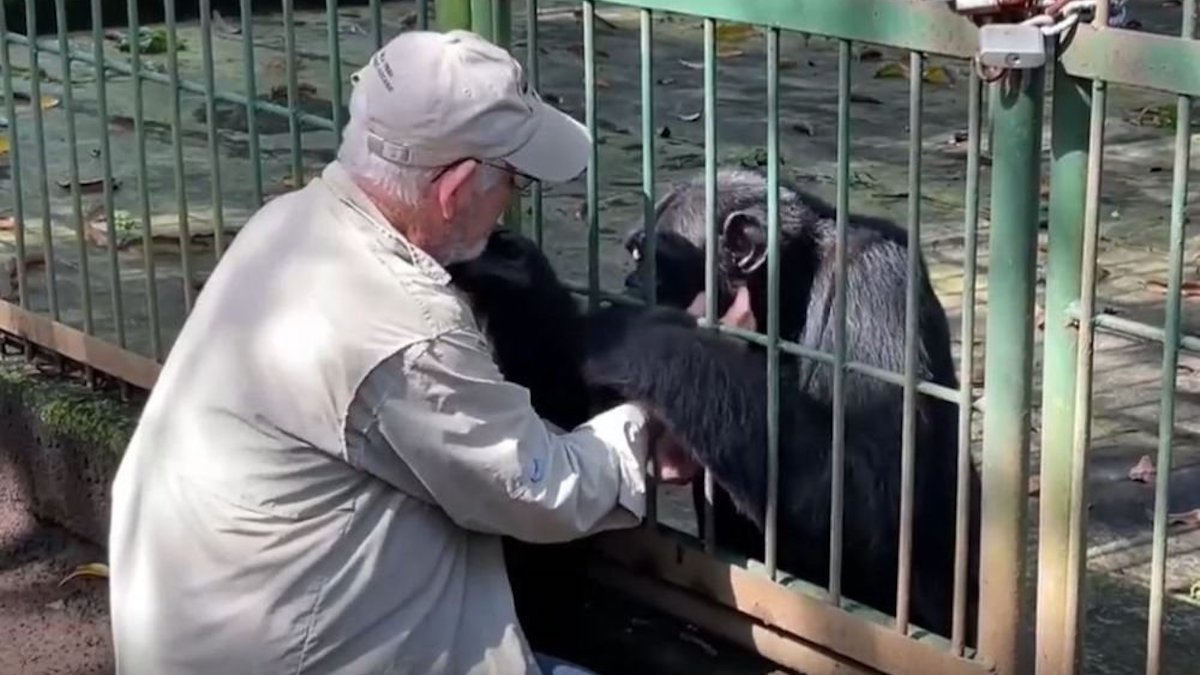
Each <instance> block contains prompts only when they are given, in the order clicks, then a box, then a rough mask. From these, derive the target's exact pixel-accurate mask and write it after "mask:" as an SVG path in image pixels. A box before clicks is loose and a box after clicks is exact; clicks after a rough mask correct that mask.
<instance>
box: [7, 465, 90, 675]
mask: <svg viewBox="0 0 1200 675" xmlns="http://www.w3.org/2000/svg"><path fill="white" fill-rule="evenodd" d="M28 504H29V495H28V492H27V488H26V485H25V481H24V480H23V478H22V476H21V473H20V471H19V470H18V469H17V467H16V465H15V464H14V463H13V462H11V461H9V459H8V458H5V457H0V635H3V636H4V639H3V640H2V641H0V644H2V645H3V646H0V673H6V674H8V673H11V675H108V674H109V673H111V672H112V668H113V663H112V649H111V641H110V638H109V626H108V589H107V586H106V585H105V583H104V582H103V581H102V580H96V579H91V578H76V579H72V580H71V581H68V582H67V583H66V584H65V585H62V586H60V585H59V582H60V581H62V580H63V579H64V578H66V576H67V575H69V574H70V573H71V571H72V570H74V569H75V568H76V567H77V566H79V565H85V564H88V563H93V562H98V561H103V560H104V551H103V549H101V548H100V547H98V546H94V545H92V544H89V543H87V542H84V541H81V540H80V539H78V538H76V537H73V536H71V535H70V534H68V533H66V532H64V531H63V530H61V529H59V528H56V527H53V526H48V525H45V524H42V523H39V522H38V521H37V520H35V519H34V518H33V517H32V516H31V515H30V514H29V509H28Z"/></svg>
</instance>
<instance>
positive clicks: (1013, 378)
mask: <svg viewBox="0 0 1200 675" xmlns="http://www.w3.org/2000/svg"><path fill="white" fill-rule="evenodd" d="M1044 81H1045V71H1044V70H1043V69H1041V68H1038V69H1032V70H1012V71H1009V72H1008V73H1007V74H1006V75H1005V76H1004V79H1003V80H1002V86H1001V87H1000V89H999V94H1000V95H999V96H998V99H997V110H996V120H995V134H996V138H1003V139H1004V143H1001V144H997V145H996V148H995V155H994V157H993V159H992V166H993V168H992V194H991V198H992V204H991V206H992V228H991V229H992V235H991V238H990V256H989V264H988V322H987V354H986V357H985V371H984V375H985V377H986V379H987V411H986V414H985V415H984V434H983V497H982V522H984V523H985V524H986V527H984V528H983V536H982V548H981V555H980V559H981V561H982V565H983V567H982V570H981V574H980V580H981V585H980V590H981V593H980V599H981V607H980V613H979V615H980V631H979V647H980V651H981V652H982V653H983V655H984V656H985V657H986V658H990V659H992V660H993V662H994V663H995V664H996V669H997V673H1000V675H1017V674H1018V673H1027V672H1029V668H1028V667H1027V661H1028V653H1027V651H1028V650H1027V648H1026V646H1027V642H1028V639H1027V638H1026V636H1025V635H1024V634H1023V629H1024V626H1025V623H1026V621H1025V618H1026V615H1027V608H1026V602H1025V596H1026V594H1027V590H1026V588H1025V583H1024V578H1025V574H1026V568H1025V566H1026V556H1025V543H1026V542H1025V535H1026V528H1027V517H1028V505H1027V491H1028V479H1029V436H1030V431H1029V416H1030V410H1031V407H1032V405H1031V404H1032V386H1031V381H1032V377H1031V375H1032V373H1031V372H1030V371H1031V368H1032V359H1033V313H1034V289H1035V279H1036V262H1037V222H1038V197H1039V193H1040V189H1039V188H1040V186H1039V180H1038V168H1039V158H1040V154H1041V153H1040V150H1041V122H1042V98H1043V91H1042V88H1043V83H1044Z"/></svg>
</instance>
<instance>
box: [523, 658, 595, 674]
mask: <svg viewBox="0 0 1200 675" xmlns="http://www.w3.org/2000/svg"><path fill="white" fill-rule="evenodd" d="M533 657H534V659H536V660H537V664H538V668H541V669H542V675H598V673H594V672H592V671H590V670H584V669H583V668H580V667H579V666H577V665H575V664H573V663H568V662H566V661H563V660H562V659H558V658H555V657H553V656H547V655H546V654H537V653H535V654H534V655H533Z"/></svg>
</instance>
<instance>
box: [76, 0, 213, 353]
mask: <svg viewBox="0 0 1200 675" xmlns="http://www.w3.org/2000/svg"><path fill="white" fill-rule="evenodd" d="M91 5H92V58H93V60H94V61H95V68H96V108H97V110H98V111H99V113H100V116H99V120H98V121H99V127H100V128H99V129H98V131H99V134H98V137H99V139H100V166H101V169H102V170H103V171H104V222H105V230H106V236H107V239H108V246H107V247H106V248H107V249H108V268H109V285H110V286H111V287H112V312H113V324H114V327H115V328H116V331H117V346H119V347H121V348H122V349H124V348H125V347H126V346H127V338H126V335H125V298H124V293H122V289H121V263H120V260H119V259H118V258H117V236H118V234H117V223H116V210H115V208H114V205H113V171H112V151H111V147H110V145H109V141H108V83H107V80H106V78H105V75H106V72H105V68H104V15H103V13H102V11H101V7H100V0H91ZM210 119H211V118H210Z"/></svg>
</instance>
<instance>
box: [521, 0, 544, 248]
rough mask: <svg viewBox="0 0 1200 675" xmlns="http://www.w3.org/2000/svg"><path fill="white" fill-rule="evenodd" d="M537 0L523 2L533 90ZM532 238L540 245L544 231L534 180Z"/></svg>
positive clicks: (537, 60)
mask: <svg viewBox="0 0 1200 675" xmlns="http://www.w3.org/2000/svg"><path fill="white" fill-rule="evenodd" d="M537 17H538V0H527V2H526V4H525V49H526V52H525V71H526V77H527V78H528V79H529V84H530V86H532V87H533V88H534V89H535V90H538V91H540V89H541V72H540V70H539V69H538V66H539V65H540V63H541V57H540V56H539V54H538V21H537ZM531 189H532V193H533V195H532V204H531V206H530V208H531V211H532V213H533V240H534V241H535V242H537V245H538V248H541V247H542V244H543V239H544V232H543V231H542V228H543V223H542V215H543V214H542V183H541V181H534V183H533V186H532V188H531Z"/></svg>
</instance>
